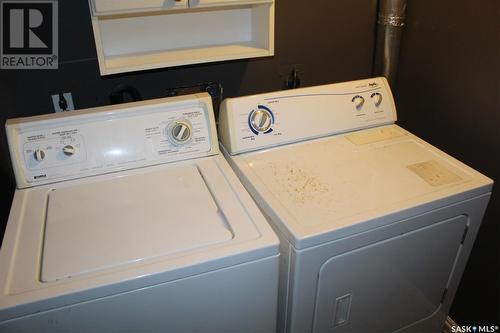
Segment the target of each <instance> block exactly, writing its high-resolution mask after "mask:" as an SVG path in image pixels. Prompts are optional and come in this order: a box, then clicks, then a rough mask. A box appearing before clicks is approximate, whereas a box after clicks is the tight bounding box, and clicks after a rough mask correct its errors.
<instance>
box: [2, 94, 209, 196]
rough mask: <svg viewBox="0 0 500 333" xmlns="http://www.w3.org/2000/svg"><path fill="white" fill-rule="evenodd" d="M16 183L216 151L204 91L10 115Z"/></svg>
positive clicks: (34, 182)
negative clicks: (61, 111) (29, 115)
mask: <svg viewBox="0 0 500 333" xmlns="http://www.w3.org/2000/svg"><path fill="white" fill-rule="evenodd" d="M6 129H7V135H8V139H9V149H10V152H11V156H12V161H13V164H14V170H15V174H16V180H17V183H18V187H19V188H23V187H28V186H34V185H38V184H45V183H50V182H55V181H61V180H67V179H74V178H80V177H86V176H90V175H97V174H102V173H108V172H114V171H120V170H126V169H131V168H137V167H144V166H148V165H154V164H161V163H168V162H173V161H179V160H183V159H188V158H194V157H202V156H208V155H213V154H217V153H218V145H217V136H216V132H215V120H214V116H213V110H212V102H211V99H210V97H209V95H208V94H206V93H204V94H196V95H190V96H182V97H172V98H164V99H158V100H151V101H145V102H139V103H130V104H121V105H117V106H112V107H105V108H96V109H87V110H79V111H74V112H71V113H64V114H62V115H59V114H55V115H46V116H38V117H32V118H20V119H12V120H9V121H8V122H7V124H6Z"/></svg>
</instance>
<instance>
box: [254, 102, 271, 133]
mask: <svg viewBox="0 0 500 333" xmlns="http://www.w3.org/2000/svg"><path fill="white" fill-rule="evenodd" d="M248 123H249V125H250V129H251V130H252V132H253V133H254V134H256V135H259V133H264V134H267V133H271V132H272V128H271V126H272V125H273V124H274V115H273V113H272V112H271V110H270V109H269V108H267V107H265V106H263V105H259V106H258V108H257V109H255V110H253V111H252V112H251V113H250V115H249V117H248Z"/></svg>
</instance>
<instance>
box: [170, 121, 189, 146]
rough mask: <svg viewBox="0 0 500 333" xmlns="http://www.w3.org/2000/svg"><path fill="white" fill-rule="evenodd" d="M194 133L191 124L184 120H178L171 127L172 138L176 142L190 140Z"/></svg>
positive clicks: (181, 142)
mask: <svg viewBox="0 0 500 333" xmlns="http://www.w3.org/2000/svg"><path fill="white" fill-rule="evenodd" d="M192 133H193V130H192V127H191V124H190V123H188V122H187V121H184V120H180V121H176V122H174V123H173V124H172V125H171V127H170V138H171V139H172V140H173V141H174V143H176V144H183V143H186V142H189V140H190V139H191V137H192Z"/></svg>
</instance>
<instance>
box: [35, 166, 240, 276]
mask: <svg viewBox="0 0 500 333" xmlns="http://www.w3.org/2000/svg"><path fill="white" fill-rule="evenodd" d="M47 205H48V207H47V219H46V226H45V236H44V244H43V260H42V270H41V278H42V281H45V282H47V281H54V280H59V279H64V278H68V277H72V276H76V275H80V274H84V273H88V272H92V271H97V270H102V269H106V268H110V267H113V266H117V265H122V264H126V263H131V262H137V261H141V260H145V259H149V258H152V257H157V256H165V255H170V254H173V253H179V252H184V251H189V250H193V249H195V248H200V247H203V246H207V245H213V244H217V243H222V242H226V241H228V240H230V239H232V238H233V234H232V233H231V232H230V231H229V230H228V229H227V227H226V224H225V222H224V218H223V216H222V215H221V214H220V213H219V212H218V206H217V204H216V203H215V202H214V200H213V197H212V195H211V193H210V191H209V190H208V188H207V185H206V183H205V181H204V180H203V178H202V176H201V174H200V172H199V170H198V168H197V167H196V166H194V165H189V166H183V167H182V168H172V169H169V170H168V171H158V172H148V173H144V174H135V175H129V176H124V177H119V178H114V179H110V180H105V181H100V182H94V183H87V184H81V185H76V186H71V187H62V188H58V189H55V190H53V191H52V192H50V194H49V196H48V203H47Z"/></svg>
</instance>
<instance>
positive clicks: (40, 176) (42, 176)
mask: <svg viewBox="0 0 500 333" xmlns="http://www.w3.org/2000/svg"><path fill="white" fill-rule="evenodd" d="M46 177H47V175H38V176H35V177H33V178H34V179H39V178H46Z"/></svg>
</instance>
